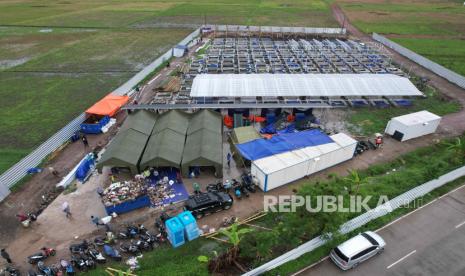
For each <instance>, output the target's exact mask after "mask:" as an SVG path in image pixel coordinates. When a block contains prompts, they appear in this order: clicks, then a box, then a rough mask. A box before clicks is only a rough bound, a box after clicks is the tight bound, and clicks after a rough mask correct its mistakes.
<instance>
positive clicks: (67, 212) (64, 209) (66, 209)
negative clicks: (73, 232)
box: [61, 201, 71, 219]
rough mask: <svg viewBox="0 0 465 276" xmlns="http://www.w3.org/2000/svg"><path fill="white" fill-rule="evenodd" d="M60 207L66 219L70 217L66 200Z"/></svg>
mask: <svg viewBox="0 0 465 276" xmlns="http://www.w3.org/2000/svg"><path fill="white" fill-rule="evenodd" d="M61 209H62V210H63V212H65V214H66V218H68V219H69V218H71V210H70V208H69V203H68V201H65V202H63V205H62V206H61Z"/></svg>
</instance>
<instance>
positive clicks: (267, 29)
mask: <svg viewBox="0 0 465 276" xmlns="http://www.w3.org/2000/svg"><path fill="white" fill-rule="evenodd" d="M204 28H210V29H211V30H214V31H217V32H263V33H299V34H313V35H336V34H338V35H344V34H346V29H345V28H312V27H277V26H244V25H204Z"/></svg>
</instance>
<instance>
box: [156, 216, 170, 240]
mask: <svg viewBox="0 0 465 276" xmlns="http://www.w3.org/2000/svg"><path fill="white" fill-rule="evenodd" d="M155 228H157V230H158V233H159V235H160V236H161V237H162V238H164V239H166V237H168V233H167V232H166V228H165V225H164V223H163V222H162V221H161V220H160V219H157V220H156V221H155ZM157 237H158V235H157Z"/></svg>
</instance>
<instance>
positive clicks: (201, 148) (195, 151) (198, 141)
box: [182, 110, 223, 177]
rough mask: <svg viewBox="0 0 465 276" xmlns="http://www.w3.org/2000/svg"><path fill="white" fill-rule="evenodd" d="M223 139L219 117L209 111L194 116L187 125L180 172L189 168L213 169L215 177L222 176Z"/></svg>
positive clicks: (184, 171)
mask: <svg viewBox="0 0 465 276" xmlns="http://www.w3.org/2000/svg"><path fill="white" fill-rule="evenodd" d="M222 141H223V139H222V120H221V115H220V114H219V113H217V112H214V111H210V110H201V111H199V112H197V113H195V114H194V116H193V117H192V119H191V122H190V124H189V128H188V130H187V137H186V145H185V147H184V152H183V156H182V172H183V174H184V175H185V176H187V175H188V174H189V171H190V170H189V168H191V167H213V168H214V169H215V175H216V176H217V177H221V176H222V175H223V142H222Z"/></svg>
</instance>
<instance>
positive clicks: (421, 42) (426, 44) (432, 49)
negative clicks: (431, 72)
mask: <svg viewBox="0 0 465 276" xmlns="http://www.w3.org/2000/svg"><path fill="white" fill-rule="evenodd" d="M392 40H394V41H395V42H397V43H399V44H401V45H403V46H404V47H407V48H409V49H410V50H413V51H415V52H416V53H418V54H420V55H422V56H424V57H426V58H428V59H430V60H432V61H434V62H437V63H439V64H441V65H442V66H444V67H447V68H449V69H451V70H453V71H454V72H456V73H458V74H461V75H462V76H465V40H464V39H431V38H392Z"/></svg>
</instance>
